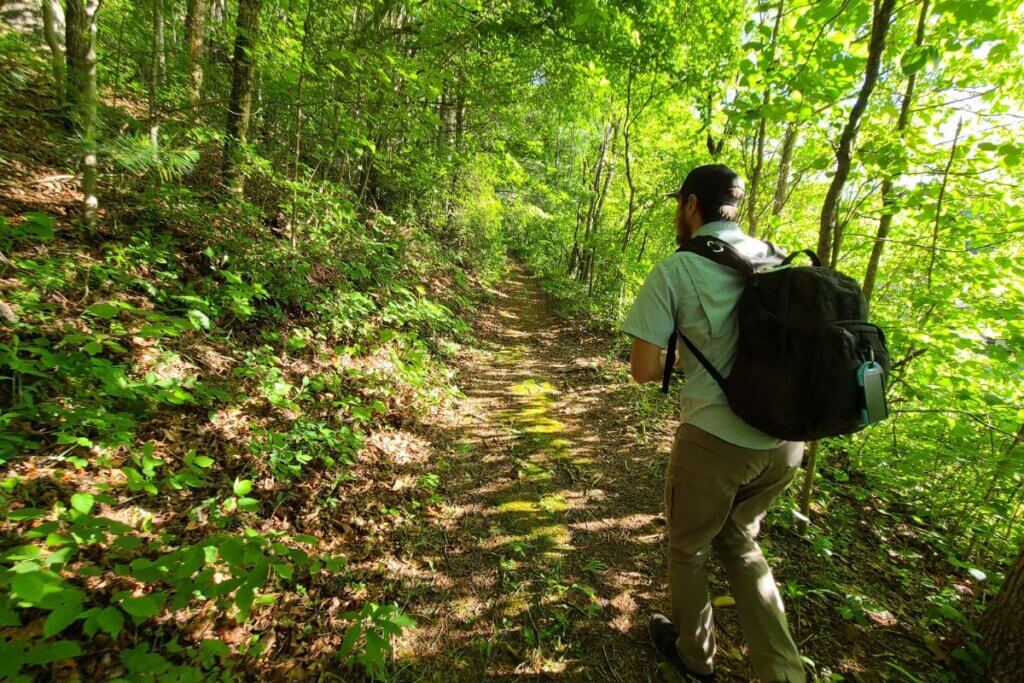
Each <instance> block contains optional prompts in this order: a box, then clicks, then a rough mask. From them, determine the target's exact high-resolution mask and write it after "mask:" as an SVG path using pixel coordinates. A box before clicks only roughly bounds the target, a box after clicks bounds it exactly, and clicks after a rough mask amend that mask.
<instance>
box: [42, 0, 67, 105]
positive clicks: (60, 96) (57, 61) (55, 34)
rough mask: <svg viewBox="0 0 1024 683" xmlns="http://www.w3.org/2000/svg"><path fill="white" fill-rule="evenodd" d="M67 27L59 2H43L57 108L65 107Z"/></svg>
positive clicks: (44, 32)
mask: <svg viewBox="0 0 1024 683" xmlns="http://www.w3.org/2000/svg"><path fill="white" fill-rule="evenodd" d="M66 31H67V27H66V26H65V25H64V8H62V7H61V6H60V2H59V0H43V37H44V38H46V44H47V45H49V46H50V68H51V69H53V83H54V92H55V93H56V96H57V107H58V108H62V107H63V106H64V99H65V98H64V87H65V80H64V79H65V78H66V76H65V74H64V38H65V35H66Z"/></svg>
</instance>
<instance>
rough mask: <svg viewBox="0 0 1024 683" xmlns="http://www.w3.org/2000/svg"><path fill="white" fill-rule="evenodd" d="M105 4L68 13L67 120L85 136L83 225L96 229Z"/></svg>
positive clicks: (86, 4) (85, 3) (72, 3)
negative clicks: (100, 19) (100, 28)
mask: <svg viewBox="0 0 1024 683" xmlns="http://www.w3.org/2000/svg"><path fill="white" fill-rule="evenodd" d="M101 1H102V0H68V2H67V7H66V10H65V45H66V48H67V74H66V76H67V101H68V106H69V109H68V114H69V116H68V120H69V121H70V122H72V124H73V126H74V128H75V130H77V131H78V132H79V133H80V134H81V135H82V140H83V147H82V223H83V224H84V225H85V226H86V227H87V228H92V227H93V226H94V225H96V215H97V212H98V209H99V200H98V199H97V196H96V181H97V164H96V110H97V106H98V101H99V93H98V89H97V86H96V19H97V15H98V14H99V9H100V2H101Z"/></svg>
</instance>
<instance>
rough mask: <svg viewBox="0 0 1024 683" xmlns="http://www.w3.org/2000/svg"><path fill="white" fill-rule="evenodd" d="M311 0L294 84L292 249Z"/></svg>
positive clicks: (307, 7) (311, 15)
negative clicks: (297, 74)
mask: <svg viewBox="0 0 1024 683" xmlns="http://www.w3.org/2000/svg"><path fill="white" fill-rule="evenodd" d="M313 1H314V0H309V4H308V5H307V6H306V19H305V20H304V21H303V22H302V55H301V57H300V58H299V78H298V82H297V83H296V85H295V157H294V158H295V164H294V167H293V170H292V183H293V187H292V215H291V218H290V219H289V221H288V223H289V229H290V232H291V235H290V237H291V243H292V251H295V246H296V240H297V235H296V229H295V227H296V222H297V216H296V211H297V208H298V207H297V204H298V192H299V190H298V180H299V158H300V156H301V152H302V85H303V83H305V81H306V48H307V43H308V41H309V25H310V20H311V19H312V17H313Z"/></svg>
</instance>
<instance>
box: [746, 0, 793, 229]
mask: <svg viewBox="0 0 1024 683" xmlns="http://www.w3.org/2000/svg"><path fill="white" fill-rule="evenodd" d="M784 9H785V0H779V5H778V7H777V8H776V10H775V24H774V25H773V26H772V35H771V39H770V42H769V47H768V64H769V65H770V66H769V67H768V68H769V69H771V68H772V66H773V65H774V64H775V44H776V42H777V41H778V39H779V26H780V24H781V23H782V12H783V10H784ZM769 102H771V83H765V86H764V94H763V95H762V97H761V108H762V111H761V120H760V121H759V122H758V125H757V143H756V144H755V145H754V172H753V173H751V174H750V192H749V193H748V195H747V225H748V226H749V227H748V231H749V232H750V236H751V237H757V200H758V195H759V194H760V190H761V172H762V171H763V169H764V143H765V138H766V137H768V118H767V116H766V115H765V112H764V109H765V108H767V106H768V104H769Z"/></svg>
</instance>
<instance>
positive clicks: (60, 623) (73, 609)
mask: <svg viewBox="0 0 1024 683" xmlns="http://www.w3.org/2000/svg"><path fill="white" fill-rule="evenodd" d="M81 613H82V603H80V602H77V601H72V602H68V603H65V604H63V605H61V606H60V607H58V608H57V609H55V610H53V611H52V612H50V616H48V617H46V622H45V623H44V624H43V637H44V638H49V637H50V636H54V635H57V634H58V633H60V632H61V631H63V630H64V629H66V628H67V627H68V626H70V625H71V623H72V622H74V620H75V619H77V618H78V615H80V614H81Z"/></svg>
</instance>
